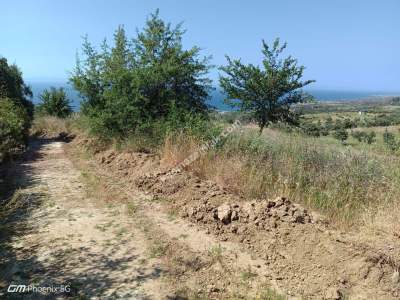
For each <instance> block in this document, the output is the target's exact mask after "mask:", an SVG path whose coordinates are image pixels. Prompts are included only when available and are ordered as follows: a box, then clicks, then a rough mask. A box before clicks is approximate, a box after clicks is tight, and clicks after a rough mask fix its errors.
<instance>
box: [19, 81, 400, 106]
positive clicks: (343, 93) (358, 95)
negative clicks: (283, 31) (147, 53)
mask: <svg viewBox="0 0 400 300" xmlns="http://www.w3.org/2000/svg"><path fill="white" fill-rule="evenodd" d="M27 83H28V85H30V87H31V89H32V92H33V102H34V103H35V104H36V103H38V102H39V101H40V100H39V95H40V94H41V93H42V92H43V90H45V89H49V88H50V87H56V88H59V87H63V88H64V89H65V92H66V93H67V96H68V98H69V99H70V100H71V104H72V107H73V109H74V110H75V111H79V103H80V97H79V93H78V92H77V91H76V90H74V88H73V87H72V86H71V85H69V84H67V83H62V82H27ZM305 91H306V92H307V93H309V94H311V95H312V96H314V98H315V99H316V100H317V101H352V100H361V99H369V98H375V97H382V96H400V92H398V93H393V92H390V93H388V92H381V91H349V90H311V89H310V90H305ZM210 96H211V97H210V99H209V101H208V104H209V105H210V106H212V107H214V108H215V109H216V110H219V111H232V110H234V109H233V108H232V107H231V106H229V105H227V104H225V103H224V99H225V96H224V93H223V92H222V91H221V90H220V89H218V88H215V89H214V90H213V91H212V92H211V95H210Z"/></svg>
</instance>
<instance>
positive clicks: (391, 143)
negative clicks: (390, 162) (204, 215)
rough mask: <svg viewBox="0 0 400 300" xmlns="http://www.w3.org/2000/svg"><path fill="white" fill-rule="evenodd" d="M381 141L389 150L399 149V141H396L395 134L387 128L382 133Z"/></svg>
mask: <svg viewBox="0 0 400 300" xmlns="http://www.w3.org/2000/svg"><path fill="white" fill-rule="evenodd" d="M383 142H384V143H385V145H386V147H387V148H388V149H389V150H390V151H397V150H399V149H400V142H399V141H397V139H396V136H395V135H394V134H393V133H392V132H389V131H387V129H386V130H385V132H384V133H383Z"/></svg>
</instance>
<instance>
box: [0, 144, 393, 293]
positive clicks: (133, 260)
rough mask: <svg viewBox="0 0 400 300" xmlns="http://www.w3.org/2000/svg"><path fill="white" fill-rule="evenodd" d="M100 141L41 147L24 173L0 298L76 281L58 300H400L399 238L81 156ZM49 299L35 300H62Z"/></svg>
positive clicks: (127, 157)
mask: <svg viewBox="0 0 400 300" xmlns="http://www.w3.org/2000/svg"><path fill="white" fill-rule="evenodd" d="M91 145H92V144H91V141H90V140H87V139H86V140H79V139H75V140H74V141H73V142H72V143H70V144H69V145H68V146H66V144H65V143H63V142H59V141H53V140H48V141H46V140H42V141H41V142H38V143H36V144H34V145H33V147H32V149H31V151H30V153H29V156H28V157H27V159H26V160H25V161H24V162H22V163H21V164H19V166H18V167H17V168H16V169H15V172H14V173H15V174H14V177H15V178H17V179H18V185H19V186H20V190H19V191H18V195H21V196H20V197H18V199H19V202H20V203H21V204H20V205H19V206H18V207H17V208H16V209H15V210H14V211H13V212H12V213H10V214H9V215H8V216H7V217H6V218H5V219H4V220H2V227H0V232H1V233H2V235H1V237H0V240H1V242H2V246H3V247H1V249H0V254H1V255H0V270H1V274H0V275H1V276H0V288H1V289H0V292H2V295H1V296H0V298H1V297H3V298H10V297H11V296H10V294H7V293H6V292H4V289H6V288H7V287H8V285H9V284H10V283H21V284H29V283H31V284H32V283H34V284H37V285H49V284H53V285H54V284H71V285H72V287H73V288H72V292H71V293H64V294H60V295H58V298H59V299H64V298H75V299H86V298H85V297H87V298H90V299H115V298H123V299H203V298H204V299H285V298H290V299H304V298H305V299H345V298H346V299H348V298H350V299H398V298H399V297H400V285H399V272H398V270H399V261H400V260H399V250H398V249H400V248H399V246H400V245H399V244H400V243H399V241H398V239H395V238H393V239H390V240H388V239H381V240H379V241H377V242H371V241H368V242H366V240H363V239H361V238H360V235H359V234H357V233H355V232H352V233H346V232H341V231H340V230H337V229H334V228H333V227H332V226H330V224H329V223H328V222H327V221H326V220H324V218H323V217H321V216H319V215H317V214H316V213H314V212H310V211H307V210H306V209H304V208H303V207H301V206H300V205H297V204H295V203H291V201H290V199H285V198H283V197H279V198H277V199H244V198H243V197H241V196H239V195H236V194H234V193H231V192H229V191H228V190H227V189H225V188H224V187H221V186H218V185H217V184H215V183H213V182H211V181H206V180H202V179H200V178H198V177H196V176H195V175H194V174H192V173H190V172H174V173H171V172H168V170H166V169H165V168H163V166H162V164H161V163H160V161H159V158H158V157H157V156H156V155H152V154H146V153H133V152H116V151H113V150H107V151H99V152H97V153H96V154H95V155H94V156H88V155H87V156H85V157H82V155H85V153H86V152H85V150H84V149H85V148H88V147H90V146H91ZM4 228H6V229H7V230H4ZM278 294H280V295H282V296H278ZM13 296H15V295H13ZM39 296H40V295H38V294H27V295H24V299H25V298H26V299H40V297H42V298H43V299H53V298H55V297H54V295H47V296H40V297H39ZM79 297H80V298H79Z"/></svg>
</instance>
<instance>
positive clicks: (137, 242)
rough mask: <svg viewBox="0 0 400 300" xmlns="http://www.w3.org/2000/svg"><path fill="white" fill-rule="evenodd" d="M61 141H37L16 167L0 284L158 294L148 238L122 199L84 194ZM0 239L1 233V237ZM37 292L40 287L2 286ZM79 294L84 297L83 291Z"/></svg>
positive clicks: (99, 293) (158, 271)
mask: <svg viewBox="0 0 400 300" xmlns="http://www.w3.org/2000/svg"><path fill="white" fill-rule="evenodd" d="M62 146H63V143H62V142H56V141H42V142H39V143H36V144H34V145H33V149H32V150H31V151H32V153H31V155H30V157H29V158H28V159H27V160H26V161H25V162H24V163H23V164H21V165H20V166H19V167H18V170H17V171H16V176H17V177H18V178H17V179H18V180H19V185H20V186H23V188H22V189H20V191H19V192H18V194H19V195H20V196H19V200H18V201H19V202H22V203H24V205H23V207H21V208H20V209H19V210H18V211H17V212H16V213H15V214H14V215H13V216H12V217H11V218H10V220H9V221H8V223H7V224H6V226H7V227H8V228H10V229H12V231H13V232H8V239H7V240H6V241H5V244H4V245H7V246H8V247H3V248H2V249H3V251H2V263H3V265H2V267H3V268H2V270H1V273H2V274H1V277H2V281H1V285H2V288H4V289H5V290H7V289H8V287H9V285H10V284H22V285H30V284H33V285H36V286H61V285H64V286H69V288H70V289H71V291H70V292H69V293H68V292H64V293H60V294H59V295H56V294H54V293H49V294H48V295H47V297H48V298H51V299H52V298H53V297H57V296H58V297H60V298H64V297H73V296H82V297H83V296H87V297H99V298H101V299H103V298H119V297H122V298H129V299H147V298H156V299H159V298H162V297H163V296H164V295H165V294H166V293H167V292H168V289H167V288H166V287H165V286H163V284H162V279H161V278H162V276H163V270H162V268H161V267H160V265H159V261H158V259H155V258H149V255H148V253H147V244H146V238H145V237H144V236H143V232H142V231H141V230H139V229H138V228H137V224H135V223H134V222H133V220H132V218H130V217H129V216H128V215H127V214H126V213H125V211H126V209H127V208H126V207H124V206H111V205H108V206H107V205H106V204H105V203H102V202H101V201H100V202H99V201H96V199H91V198H87V197H86V196H85V195H86V193H85V191H84V184H83V183H82V174H81V172H80V171H78V170H77V169H75V168H74V166H73V165H72V163H71V161H69V160H68V159H67V158H66V156H65V154H64V151H63V148H62ZM3 238H5V237H3ZM5 290H3V291H2V292H3V295H2V296H0V298H2V297H5V298H7V297H16V296H20V297H23V298H24V299H28V298H32V299H40V297H45V296H44V295H41V294H40V293H26V294H23V295H22V294H21V293H7V292H6V291H5ZM82 299H83V298H82Z"/></svg>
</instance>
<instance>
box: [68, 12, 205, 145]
mask: <svg viewBox="0 0 400 300" xmlns="http://www.w3.org/2000/svg"><path fill="white" fill-rule="evenodd" d="M184 32H185V31H184V30H182V29H181V25H178V26H175V27H172V25H171V24H169V23H165V22H164V21H163V20H162V19H161V18H160V17H159V13H158V11H156V12H155V13H153V14H151V15H150V17H149V18H148V20H147V22H146V25H145V27H144V28H143V30H142V31H138V33H137V36H136V38H135V39H133V40H132V39H128V38H127V36H126V33H125V29H124V28H123V27H122V26H120V27H119V28H118V29H117V30H116V32H115V34H114V45H113V46H111V47H110V46H109V45H108V44H107V43H106V42H103V44H102V45H101V49H100V51H97V50H96V49H95V48H94V47H93V46H92V45H91V44H90V43H89V42H88V40H87V38H86V39H85V40H84V43H83V60H81V59H80V58H78V60H77V66H76V68H75V70H74V71H73V72H72V76H71V78H70V80H71V82H72V84H73V85H74V87H75V89H76V90H78V91H79V93H80V95H81V96H82V106H81V107H82V113H83V114H85V115H87V116H88V117H89V120H90V123H91V126H92V129H93V130H94V131H95V132H97V133H100V134H101V135H105V136H120V137H126V136H127V135H129V134H132V133H135V132H136V131H137V130H141V128H143V127H146V126H147V127H151V126H152V124H154V123H156V122H159V121H160V120H162V119H166V118H168V116H169V115H170V114H171V111H172V110H173V111H174V112H176V111H179V112H181V113H182V114H186V113H187V114H196V115H201V116H203V117H205V116H206V113H207V111H208V107H207V104H206V100H207V99H208V94H209V91H210V89H211V81H210V80H209V79H208V78H206V76H205V75H206V74H207V72H208V70H209V68H210V65H209V57H200V49H199V48H198V47H193V48H190V49H188V50H186V49H184V48H183V45H182V36H183V34H184ZM182 119H186V118H182Z"/></svg>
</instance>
